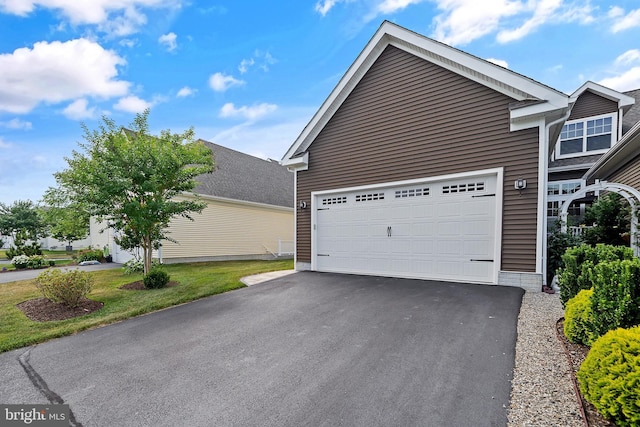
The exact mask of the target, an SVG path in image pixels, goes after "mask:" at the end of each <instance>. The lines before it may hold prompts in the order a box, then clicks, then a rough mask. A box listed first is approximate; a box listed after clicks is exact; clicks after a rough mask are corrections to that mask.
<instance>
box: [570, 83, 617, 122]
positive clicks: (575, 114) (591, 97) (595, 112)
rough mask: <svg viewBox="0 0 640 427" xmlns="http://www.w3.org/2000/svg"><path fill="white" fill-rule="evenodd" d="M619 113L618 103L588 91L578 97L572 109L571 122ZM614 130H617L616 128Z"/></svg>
mask: <svg viewBox="0 0 640 427" xmlns="http://www.w3.org/2000/svg"><path fill="white" fill-rule="evenodd" d="M617 111H618V103H617V102H615V101H611V100H609V99H606V98H603V97H601V96H600V95H596V94H595V93H593V92H589V91H586V92H584V93H583V94H582V95H580V96H579V97H578V100H577V101H576V103H575V105H574V106H573V108H572V109H571V115H570V116H569V120H577V119H584V118H585V117H591V116H599V115H600V114H607V113H615V112H617ZM614 128H616V127H615V126H614Z"/></svg>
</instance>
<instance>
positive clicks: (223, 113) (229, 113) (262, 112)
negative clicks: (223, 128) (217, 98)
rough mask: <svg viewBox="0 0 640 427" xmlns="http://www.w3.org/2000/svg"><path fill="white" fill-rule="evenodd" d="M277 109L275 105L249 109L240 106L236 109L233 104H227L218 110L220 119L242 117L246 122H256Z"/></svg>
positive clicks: (265, 104) (257, 106) (258, 105)
mask: <svg viewBox="0 0 640 427" xmlns="http://www.w3.org/2000/svg"><path fill="white" fill-rule="evenodd" d="M277 109H278V106H277V105H275V104H267V103H262V104H257V105H253V106H251V107H247V106H242V107H239V108H236V106H235V105H233V103H231V102H229V103H227V104H224V105H223V106H222V108H221V109H220V117H224V118H229V117H242V118H244V119H247V120H257V119H259V118H261V117H264V116H266V115H268V114H271V113H273V112H274V111H276V110H277Z"/></svg>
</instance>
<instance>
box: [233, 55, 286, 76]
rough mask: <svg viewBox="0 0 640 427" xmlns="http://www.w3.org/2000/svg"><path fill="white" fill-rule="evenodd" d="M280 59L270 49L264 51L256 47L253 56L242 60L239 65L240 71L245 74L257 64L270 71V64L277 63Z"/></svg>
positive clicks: (265, 70) (263, 69)
mask: <svg viewBox="0 0 640 427" xmlns="http://www.w3.org/2000/svg"><path fill="white" fill-rule="evenodd" d="M277 62H278V60H277V59H275V58H274V57H273V56H272V55H271V53H270V52H269V51H266V52H263V51H261V50H258V49H256V50H255V52H253V55H252V56H251V58H245V59H243V60H242V61H240V65H238V71H240V74H245V73H246V72H247V71H249V69H250V68H251V67H253V66H254V65H257V67H258V68H260V69H261V70H262V71H264V72H265V73H266V72H267V71H269V66H271V65H273V64H275V63H277Z"/></svg>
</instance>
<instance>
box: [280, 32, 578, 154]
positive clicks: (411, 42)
mask: <svg viewBox="0 0 640 427" xmlns="http://www.w3.org/2000/svg"><path fill="white" fill-rule="evenodd" d="M389 45H392V46H395V47H397V48H399V49H402V50H404V51H407V52H409V53H411V54H413V55H416V56H418V57H420V58H423V59H425V60H427V61H429V62H432V63H434V64H436V65H439V66H441V67H443V68H446V69H448V70H450V71H453V72H454V73H456V74H459V75H462V76H464V77H466V78H468V79H471V80H473V81H476V82H478V83H480V84H482V85H484V86H487V87H489V88H491V89H494V90H496V91H498V92H501V93H503V94H505V95H507V96H509V97H511V98H512V99H514V100H517V101H523V100H541V101H545V102H542V103H538V104H535V105H532V106H526V107H522V108H518V109H517V110H514V111H517V113H516V114H517V116H518V119H520V120H521V119H522V118H523V117H525V116H527V115H528V114H534V115H536V116H537V115H540V114H542V115H546V114H545V113H546V112H549V111H555V110H558V109H564V108H567V107H568V97H567V95H566V94H564V93H562V92H559V91H556V90H555V89H552V88H550V87H548V86H545V85H543V84H541V83H538V82H536V81H535V80H532V79H529V78H527V77H525V76H523V75H520V74H518V73H515V72H513V71H511V70H508V69H506V68H503V67H500V66H498V65H495V64H493V63H490V62H488V61H485V60H483V59H480V58H478V57H475V56H473V55H471V54H468V53H466V52H463V51H461V50H458V49H456V48H453V47H451V46H448V45H446V44H443V43H440V42H437V41H435V40H432V39H429V38H427V37H424V36H422V35H420V34H417V33H414V32H412V31H409V30H407V29H406V28H403V27H400V26H398V25H395V24H392V23H391V22H388V21H384V22H383V23H382V25H381V26H380V28H379V29H378V31H377V32H376V33H375V34H374V36H373V37H372V38H371V40H370V41H369V43H368V44H367V45H366V46H365V48H364V49H363V50H362V52H361V53H360V55H359V56H358V58H356V60H355V62H354V63H353V64H351V66H350V67H349V69H348V70H347V72H346V73H345V74H344V76H342V78H341V79H340V81H339V82H338V85H337V86H336V87H335V88H334V89H333V91H332V92H331V94H329V96H328V97H327V99H326V100H325V101H324V103H323V104H322V105H321V107H320V109H319V110H318V111H317V112H316V114H315V115H314V116H313V117H312V119H311V121H310V122H309V123H308V124H307V126H305V128H304V129H303V130H302V132H301V133H300V135H299V136H298V138H297V139H296V141H295V142H294V143H293V144H292V145H291V147H290V148H289V150H287V152H286V153H285V155H284V156H283V158H282V161H283V163H284V164H286V163H287V161H288V160H289V159H292V156H293V155H294V154H295V153H296V152H299V151H305V150H306V149H307V148H308V147H309V146H310V145H311V143H312V142H313V140H314V139H315V138H316V137H317V136H318V134H319V133H320V132H321V131H322V129H323V128H324V126H325V125H326V124H327V123H328V122H329V120H330V119H331V117H332V116H333V115H334V114H335V112H336V111H337V110H338V108H339V107H340V106H341V105H342V103H343V102H344V101H345V99H346V98H347V97H348V96H349V94H350V93H351V91H353V89H354V88H355V86H356V85H357V84H358V82H359V81H360V80H361V79H362V77H363V76H364V75H365V74H366V72H367V71H368V70H369V68H371V66H372V65H373V63H374V62H375V61H376V59H378V57H379V56H380V54H381V53H382V51H383V50H384V49H385V48H386V47H387V46H389ZM514 118H515V117H514Z"/></svg>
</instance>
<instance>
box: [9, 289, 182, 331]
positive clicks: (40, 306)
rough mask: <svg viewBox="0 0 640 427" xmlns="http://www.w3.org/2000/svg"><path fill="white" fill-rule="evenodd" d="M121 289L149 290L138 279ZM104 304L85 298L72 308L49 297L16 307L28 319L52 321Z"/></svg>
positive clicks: (79, 314)
mask: <svg viewBox="0 0 640 427" xmlns="http://www.w3.org/2000/svg"><path fill="white" fill-rule="evenodd" d="M178 284H179V283H178V282H176V281H170V282H169V283H167V286H165V287H167V288H168V287H172V286H177V285H178ZM119 289H125V290H135V291H147V290H152V289H147V288H145V287H144V282H143V281H142V280H138V281H135V282H131V283H127V284H126V285H122V286H120V288H119ZM103 306H104V303H102V302H98V301H92V300H90V299H87V298H84V299H82V300H81V301H80V304H78V306H77V307H75V308H71V307H67V306H66V305H64V304H60V303H55V302H51V301H50V300H48V299H47V298H36V299H30V300H28V301H23V302H21V303H20V304H16V307H18V309H20V310H21V311H22V312H23V313H24V314H25V316H27V318H28V319H30V320H33V321H34V322H51V321H56V320H67V319H71V318H73V317H79V316H85V315H87V314H90V313H93V312H94V311H98V310H100V309H101V308H102V307H103Z"/></svg>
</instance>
